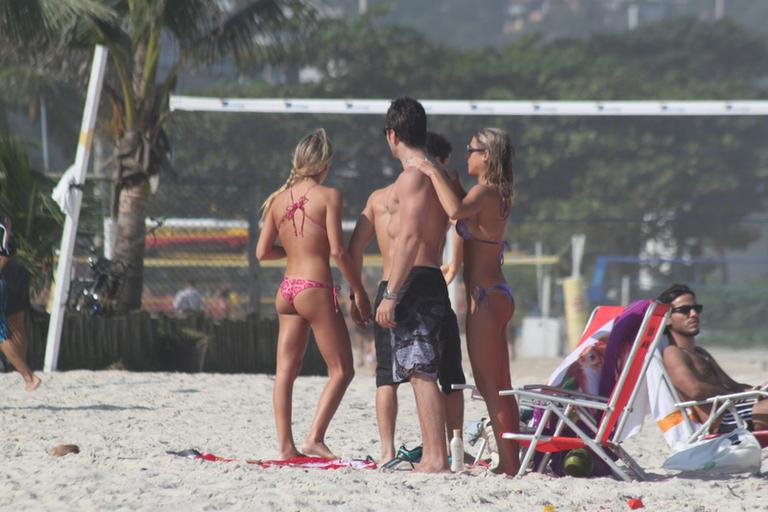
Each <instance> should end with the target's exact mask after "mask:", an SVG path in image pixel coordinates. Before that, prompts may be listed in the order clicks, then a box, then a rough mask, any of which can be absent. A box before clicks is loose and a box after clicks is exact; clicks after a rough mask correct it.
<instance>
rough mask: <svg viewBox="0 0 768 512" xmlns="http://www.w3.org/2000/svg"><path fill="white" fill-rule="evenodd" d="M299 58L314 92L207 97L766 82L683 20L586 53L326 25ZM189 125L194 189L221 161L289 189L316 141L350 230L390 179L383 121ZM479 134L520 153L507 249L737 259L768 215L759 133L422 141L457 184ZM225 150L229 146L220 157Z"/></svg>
mask: <svg viewBox="0 0 768 512" xmlns="http://www.w3.org/2000/svg"><path fill="white" fill-rule="evenodd" d="M306 46H307V48H308V49H307V50H306V51H304V50H303V51H302V52H300V53H297V56H296V60H297V62H298V64H299V65H304V66H313V67H314V68H315V69H316V70H317V71H318V75H319V77H320V78H319V81H317V82H316V83H309V84H301V85H294V86H291V87H285V86H280V87H271V86H267V85H263V84H262V85H258V86H255V85H248V86H245V87H233V86H228V87H219V88H217V89H216V90H215V92H214V94H215V95H232V96H281V95H282V96H288V97H290V96H296V97H368V98H382V97H383V98H392V97H395V96H398V95H402V94H408V95H411V96H415V97H420V98H436V99H458V98H474V99H518V100H523V99H524V100H527V99H551V100H594V99H614V100H642V99H660V98H664V99H704V98H706V99H723V100H726V99H750V98H760V97H763V96H765V92H764V91H763V90H762V89H761V87H762V86H761V83H762V82H761V80H762V77H764V76H765V75H766V73H767V72H768V48H767V47H766V41H765V39H763V38H761V37H758V36H755V35H752V34H750V33H747V32H745V31H744V30H743V29H742V28H740V27H738V26H736V25H734V24H732V23H729V22H719V23H715V24H711V23H704V22H699V21H695V20H689V19H677V20H671V21H666V22H663V23H659V24H655V25H647V26H644V27H643V28H641V29H639V30H636V31H633V32H629V33H623V34H613V35H600V36H594V37H592V38H589V39H584V40H561V41H545V40H543V39H542V38H540V37H537V36H526V37H522V38H520V39H518V40H516V41H515V42H514V43H513V44H510V45H508V46H505V47H503V48H498V49H496V48H482V49H470V50H465V51H460V50H455V49H449V48H445V47H443V46H441V45H439V44H435V43H432V42H430V41H429V40H427V39H426V38H425V37H424V36H423V35H421V34H419V33H418V32H415V31H413V30H411V29H404V28H402V27H392V26H388V25H381V24H378V23H377V22H376V17H375V16H363V17H359V18H355V19H351V20H326V21H324V22H322V23H321V24H320V26H319V27H318V30H317V31H316V32H315V33H314V34H313V36H312V37H311V38H310V40H309V44H307V45H306ZM361 56H363V57H361ZM194 92H196V93H203V94H210V92H208V91H194ZM185 116H188V117H185V118H184V119H185V122H184V125H183V126H180V127H179V128H178V131H175V132H174V134H173V137H174V138H178V140H179V144H177V148H178V153H177V157H178V160H179V161H180V162H181V161H183V162H184V164H185V167H187V169H188V170H189V171H191V172H193V173H199V174H201V175H205V173H206V172H208V171H207V170H206V167H208V168H211V167H212V168H216V167H217V164H216V162H215V161H214V160H215V159H216V158H221V163H222V164H224V163H225V164H224V165H225V167H226V169H227V173H226V175H227V176H231V175H232V174H236V175H240V176H241V177H242V179H244V180H247V179H248V176H251V179H252V180H253V181H254V182H255V181H258V182H259V183H260V184H261V185H262V186H263V188H264V189H266V190H269V189H271V188H276V187H277V186H278V184H279V183H281V182H282V180H284V179H285V174H286V169H287V167H286V166H287V164H288V155H289V152H290V148H291V145H292V144H293V143H294V142H295V140H296V139H298V137H299V136H300V134H301V133H303V132H306V131H308V130H309V129H311V128H313V127H315V126H318V125H322V126H325V127H326V128H327V129H329V133H330V134H331V136H332V138H333V140H334V145H335V147H336V148H337V157H336V158H335V160H334V169H335V170H334V172H333V173H332V174H331V180H332V181H333V183H334V184H335V185H336V186H340V187H341V188H342V189H344V190H345V192H346V194H345V197H346V198H347V201H348V205H347V210H346V211H345V215H347V216H349V217H353V218H354V216H355V215H356V214H357V212H359V211H360V209H361V208H362V206H363V203H364V200H365V196H366V195H365V194H363V193H361V192H360V188H359V187H360V183H361V180H364V183H365V184H366V188H367V189H369V190H372V189H373V188H375V187H377V186H381V185H383V184H384V183H386V182H388V181H391V179H392V175H391V173H392V172H393V166H394V164H393V162H392V161H391V158H390V157H389V155H388V153H387V150H386V146H385V145H384V142H383V140H382V138H381V136H380V127H381V122H382V119H381V118H377V117H375V116H349V117H335V116H316V117H312V116H258V115H250V116H227V115H225V114H216V115H211V114H194V115H192V114H185ZM486 125H495V126H500V127H503V128H505V129H507V130H508V131H509V132H510V133H511V134H512V136H513V139H514V141H515V143H516V145H517V148H518V158H517V166H516V177H517V184H518V195H517V200H516V204H515V207H514V209H513V214H512V215H513V219H514V221H515V222H513V223H512V225H511V228H510V229H511V230H512V232H511V233H510V239H511V240H518V241H523V242H524V245H523V247H524V248H525V247H527V246H529V245H530V244H531V241H533V240H543V241H544V242H545V243H546V244H547V246H548V247H552V248H554V247H561V246H563V245H565V244H567V243H568V240H569V237H570V234H571V233H573V232H586V233H587V235H588V237H589V243H588V245H587V249H588V258H589V256H590V255H595V254H625V255H638V254H640V253H641V252H642V251H643V250H644V249H645V248H646V247H647V244H648V243H650V242H655V243H661V244H663V245H664V247H665V248H667V249H668V250H671V251H672V252H673V253H674V255H677V256H697V255H700V254H702V253H703V252H704V250H705V248H708V249H711V250H715V251H720V250H723V249H724V248H726V247H730V248H734V247H740V246H743V245H744V244H745V243H747V242H748V241H749V240H751V239H752V238H753V237H754V236H755V233H754V232H753V231H752V228H751V227H749V226H746V227H745V225H739V222H740V221H741V220H743V219H744V218H745V217H746V216H748V215H749V214H751V213H752V212H756V211H761V210H762V209H764V207H765V200H766V194H768V192H767V191H766V189H765V186H764V183H765V182H766V178H767V177H768V175H767V174H766V173H767V172H768V152H766V150H765V149H764V144H763V143H762V142H761V140H765V138H766V135H768V126H767V125H766V123H765V121H764V120H763V119H762V118H756V117H743V118H717V117H703V118H691V117H665V118H644V117H634V118H633V117H614V118H610V117H605V118H584V117H582V118H579V117H568V118H543V117H537V118H509V117H506V118H487V117H464V118H460V117H458V116H451V117H438V116H435V117H432V118H431V119H430V127H431V128H432V129H434V130H436V131H440V132H442V133H444V134H446V135H447V136H448V137H449V138H450V140H451V141H452V142H453V143H454V147H455V148H456V151H455V153H454V158H453V167H454V168H456V169H457V170H459V171H460V174H463V172H464V162H463V155H462V154H461V151H460V149H459V148H461V147H463V145H464V144H466V142H467V141H468V139H469V136H470V134H471V133H472V131H473V130H476V129H478V128H480V127H482V126H486ZM203 126H204V127H205V128H203V129H202V130H201V129H200V127H203ZM209 138H213V140H215V141H216V144H208V143H207V140H208V139H209ZM228 140H230V141H232V140H236V141H238V142H237V143H236V144H233V145H232V146H229V145H227V141H228ZM234 148H237V151H234ZM211 152H213V153H211ZM253 162H258V165H257V166H255V167H254V165H253ZM170 192H171V193H172V191H170ZM227 208H231V203H228V204H227V205H224V206H223V209H224V210H226V209H227Z"/></svg>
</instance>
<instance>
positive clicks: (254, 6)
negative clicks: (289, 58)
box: [169, 0, 314, 62]
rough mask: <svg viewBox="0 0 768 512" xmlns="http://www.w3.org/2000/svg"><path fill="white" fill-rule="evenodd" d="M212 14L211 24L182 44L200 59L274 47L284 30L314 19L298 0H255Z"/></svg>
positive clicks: (239, 54)
mask: <svg viewBox="0 0 768 512" xmlns="http://www.w3.org/2000/svg"><path fill="white" fill-rule="evenodd" d="M176 1H180V0H176ZM169 3H171V2H170V1H169ZM212 14H213V16H212V17H211V18H209V19H210V20H211V26H210V27H202V28H205V29H206V30H207V31H206V32H205V33H202V34H201V35H200V36H199V37H198V38H197V39H196V40H194V41H193V42H192V44H191V45H188V46H186V47H182V51H183V52H185V53H189V54H191V55H192V56H193V57H194V58H196V59H198V60H200V61H203V62H212V61H214V60H217V59H221V58H225V57H227V56H232V57H234V58H235V59H236V60H239V59H241V58H242V57H243V56H245V55H248V54H253V53H254V52H260V53H270V52H272V51H274V50H278V49H279V48H280V47H281V41H282V39H283V38H284V37H286V35H287V34H288V33H290V32H293V31H295V30H297V29H298V28H299V27H307V26H309V25H310V24H311V21H313V20H314V10H313V9H312V8H311V7H310V6H309V4H308V3H307V2H305V1H302V0H256V1H252V2H249V3H247V4H246V5H244V6H243V7H240V8H238V9H236V10H234V11H232V12H231V13H227V12H224V11H223V10H221V9H218V12H217V13H212ZM198 28H200V27H199V26H198Z"/></svg>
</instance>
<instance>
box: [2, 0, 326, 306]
mask: <svg viewBox="0 0 768 512" xmlns="http://www.w3.org/2000/svg"><path fill="white" fill-rule="evenodd" d="M312 13H313V11H312V10H311V8H310V7H309V6H308V4H307V3H306V0H217V1H213V0H0V34H2V35H0V44H4V43H5V44H11V45H14V46H15V47H16V48H18V51H20V52H23V51H24V48H29V47H30V46H29V45H34V46H33V47H34V48H35V49H36V50H37V51H40V50H45V51H48V52H53V53H56V52H57V51H59V50H58V48H65V49H66V50H68V54H69V55H71V52H72V51H80V52H82V51H83V50H84V49H88V48H92V47H93V45H94V44H102V45H104V46H106V47H107V48H108V49H109V52H110V68H109V73H108V75H107V78H106V80H105V86H104V87H105V88H104V90H105V92H106V93H107V98H108V101H109V102H110V103H111V121H110V127H111V133H112V139H113V141H114V150H115V161H116V166H117V170H116V179H115V183H114V186H115V194H113V195H114V198H115V201H114V204H113V208H112V209H113V215H115V216H116V217H117V237H116V246H115V258H116V259H119V260H121V261H123V262H124V263H125V264H126V266H127V268H128V272H127V277H126V282H125V284H124V286H123V288H122V291H121V295H120V297H119V298H118V305H117V307H118V309H119V310H121V311H127V310H131V309H137V308H139V307H140V306H141V292H142V284H143V280H142V276H143V267H144V264H143V260H144V236H145V225H144V222H145V221H144V219H145V212H146V207H147V201H148V199H149V197H150V194H151V191H152V189H153V188H154V186H155V185H156V184H157V178H158V177H159V175H160V174H161V173H162V172H163V171H167V170H168V169H169V168H170V155H171V152H170V145H169V142H168V138H167V137H166V134H165V131H164V130H163V126H164V124H165V123H166V122H167V120H168V117H169V111H168V96H169V94H170V93H171V91H172V90H173V89H174V87H175V85H176V81H177V79H178V76H179V73H180V72H181V71H182V70H183V69H184V68H185V67H187V66H190V65H194V64H202V63H211V62H214V61H217V60H221V59H224V58H227V57H233V58H234V59H236V60H239V59H240V58H242V57H245V56H247V55H248V56H253V55H254V54H256V55H258V56H259V57H261V58H263V59H265V60H266V59H270V58H274V57H275V56H276V55H277V51H278V50H279V48H280V46H281V45H280V42H281V41H282V40H283V39H284V38H285V37H286V36H287V35H288V34H297V33H298V32H299V30H300V29H303V28H306V27H307V26H308V25H309V24H310V23H309V22H311V21H312V20H313V16H312ZM3 38H4V39H6V41H3V40H2V39H3ZM161 50H166V52H165V53H167V54H169V55H171V54H172V55H173V56H174V57H175V58H174V60H173V61H172V62H171V64H170V66H169V67H168V69H167V71H164V70H160V69H159V63H160V54H161ZM164 55H165V54H164Z"/></svg>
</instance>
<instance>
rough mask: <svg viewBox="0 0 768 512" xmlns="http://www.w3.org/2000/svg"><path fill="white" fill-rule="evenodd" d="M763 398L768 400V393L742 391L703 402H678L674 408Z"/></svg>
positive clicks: (706, 399)
mask: <svg viewBox="0 0 768 512" xmlns="http://www.w3.org/2000/svg"><path fill="white" fill-rule="evenodd" d="M757 397H763V398H768V392H767V391H763V390H759V391H758V390H752V391H742V392H741V393H731V394H729V395H717V396H713V397H710V398H705V399H704V400H689V401H687V402H679V403H676V404H675V407H694V406H697V405H711V404H713V403H714V402H723V401H725V400H733V401H734V402H743V401H744V400H749V399H750V398H757Z"/></svg>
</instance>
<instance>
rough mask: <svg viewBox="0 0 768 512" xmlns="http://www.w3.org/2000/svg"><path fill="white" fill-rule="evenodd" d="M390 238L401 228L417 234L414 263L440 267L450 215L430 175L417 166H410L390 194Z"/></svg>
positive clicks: (388, 201)
mask: <svg viewBox="0 0 768 512" xmlns="http://www.w3.org/2000/svg"><path fill="white" fill-rule="evenodd" d="M386 208H387V211H388V212H389V215H390V219H389V224H388V226H387V235H388V237H389V239H390V241H392V240H394V239H395V238H397V236H398V235H399V234H400V232H401V230H406V231H408V232H409V233H413V234H414V236H416V237H417V243H418V246H417V251H416V258H415V260H414V262H413V265H414V266H426V267H439V266H440V262H441V257H442V247H443V241H444V239H445V226H446V225H447V223H448V216H447V215H446V213H445V210H444V209H443V207H442V206H441V205H440V201H439V200H438V198H437V194H436V193H435V190H434V188H433V187H432V185H431V183H430V182H429V179H428V178H427V177H426V176H424V175H423V174H422V173H421V172H419V171H418V170H417V169H416V168H414V167H411V166H409V167H406V168H405V169H404V170H403V172H402V173H400V176H398V178H397V180H396V181H395V183H394V185H393V186H392V189H391V191H390V192H389V194H388V197H387V201H386Z"/></svg>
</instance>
